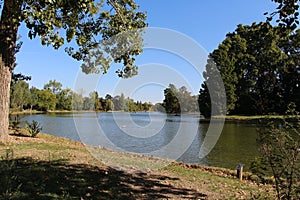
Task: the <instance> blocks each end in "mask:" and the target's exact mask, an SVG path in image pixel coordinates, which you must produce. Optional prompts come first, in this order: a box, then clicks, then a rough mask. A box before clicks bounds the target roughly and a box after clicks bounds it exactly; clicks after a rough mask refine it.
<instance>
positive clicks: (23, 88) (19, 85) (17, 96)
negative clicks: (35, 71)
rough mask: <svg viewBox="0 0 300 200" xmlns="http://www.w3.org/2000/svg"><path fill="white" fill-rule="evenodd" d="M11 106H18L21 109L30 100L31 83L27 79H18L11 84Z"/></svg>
mask: <svg viewBox="0 0 300 200" xmlns="http://www.w3.org/2000/svg"><path fill="white" fill-rule="evenodd" d="M10 98H11V99H10V105H11V108H18V109H19V111H21V110H22V109H23V107H24V105H26V104H28V103H29V101H30V91H29V84H28V83H26V82H25V81H17V82H16V83H13V84H12V86H11V94H10Z"/></svg>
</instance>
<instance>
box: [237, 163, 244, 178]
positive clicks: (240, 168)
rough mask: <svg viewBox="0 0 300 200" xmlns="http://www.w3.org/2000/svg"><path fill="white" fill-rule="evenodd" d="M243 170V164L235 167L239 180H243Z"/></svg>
mask: <svg viewBox="0 0 300 200" xmlns="http://www.w3.org/2000/svg"><path fill="white" fill-rule="evenodd" d="M243 168H244V165H243V164H239V165H238V166H236V173H237V177H238V178H239V179H240V180H243Z"/></svg>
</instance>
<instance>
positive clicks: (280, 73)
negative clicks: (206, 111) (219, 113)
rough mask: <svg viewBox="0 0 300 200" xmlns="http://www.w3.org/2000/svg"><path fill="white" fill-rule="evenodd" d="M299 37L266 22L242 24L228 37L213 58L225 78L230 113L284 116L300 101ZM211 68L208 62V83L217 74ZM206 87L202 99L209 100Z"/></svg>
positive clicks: (296, 33)
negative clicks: (288, 108) (249, 24)
mask: <svg viewBox="0 0 300 200" xmlns="http://www.w3.org/2000/svg"><path fill="white" fill-rule="evenodd" d="M298 34H299V31H296V32H295V33H293V34H292V35H293V37H292V38H291V36H286V34H283V33H282V29H281V28H280V27H273V26H271V25H270V24H269V23H265V22H262V23H259V24H256V23H253V24H252V25H251V26H248V25H245V26H243V25H238V27H237V29H236V30H235V32H233V33H228V34H227V36H226V39H225V40H224V41H223V42H222V43H221V44H220V45H219V47H218V48H217V49H216V50H214V51H213V52H212V53H211V54H210V59H212V61H211V62H214V63H215V65H216V66H217V69H218V70H219V72H220V75H221V77H222V79H223V82H224V86H225V90H226V95H227V112H228V113H229V114H245V115H252V114H253V115H255V114H259V115H261V114H269V113H278V114H283V113H284V111H285V110H286V108H287V105H288V103H289V102H290V101H293V102H298V101H299V100H297V99H298V98H297V97H296V96H297V93H298V91H299V90H298V88H299V87H298V86H299V83H300V82H299V77H300V73H299V72H300V71H299V70H298V68H299V65H298V64H297V63H298V62H299V61H298V59H299V53H298V52H299V42H298V41H297V42H296V40H295V39H294V38H298V37H299V36H298ZM286 43H288V44H286ZM210 65H211V64H210V63H209V62H208V64H207V66H206V71H205V72H204V79H205V80H208V79H209V78H210V77H211V75H210V74H213V71H212V69H211V66H210ZM287 77H289V78H287ZM202 87H203V88H202V90H201V92H200V93H201V95H202V96H201V95H200V98H201V99H202V100H204V99H206V100H209V99H208V98H207V94H208V91H205V90H208V88H207V87H205V85H202ZM201 103H204V104H206V105H209V104H208V103H205V102H201ZM200 106H201V105H200ZM297 107H299V105H297Z"/></svg>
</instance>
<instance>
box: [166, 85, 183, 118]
mask: <svg viewBox="0 0 300 200" xmlns="http://www.w3.org/2000/svg"><path fill="white" fill-rule="evenodd" d="M177 93H178V90H177V88H176V87H175V85H173V84H169V87H168V88H166V89H165V90H164V95H165V99H164V101H163V106H164V107H165V109H166V113H172V114H179V113H180V103H179V101H178V97H177V96H176V95H177Z"/></svg>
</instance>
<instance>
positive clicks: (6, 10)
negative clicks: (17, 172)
mask: <svg viewBox="0 0 300 200" xmlns="http://www.w3.org/2000/svg"><path fill="white" fill-rule="evenodd" d="M21 6H22V0H4V4H3V9H2V13H1V21H0V143H6V142H7V139H8V126H9V118H8V117H9V98H10V82H11V76H12V75H11V74H12V71H13V69H14V67H15V60H16V59H15V48H16V41H17V34H18V27H19V24H20V23H19V21H20V16H21Z"/></svg>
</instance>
